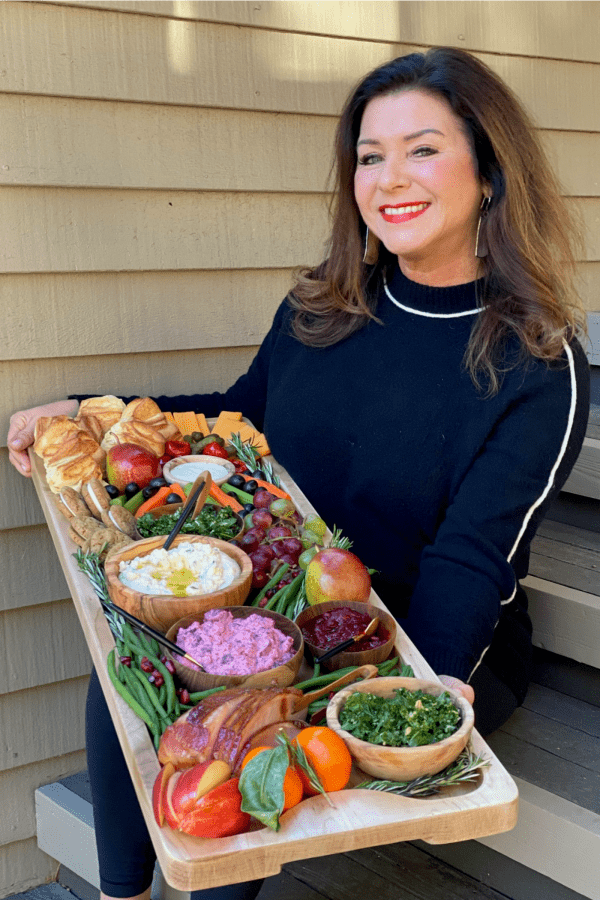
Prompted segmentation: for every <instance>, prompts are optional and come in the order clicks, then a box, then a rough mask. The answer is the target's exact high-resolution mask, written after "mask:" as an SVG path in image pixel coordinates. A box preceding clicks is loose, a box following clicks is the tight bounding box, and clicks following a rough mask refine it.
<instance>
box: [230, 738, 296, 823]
mask: <svg viewBox="0 0 600 900" xmlns="http://www.w3.org/2000/svg"><path fill="white" fill-rule="evenodd" d="M272 749H273V747H266V746H262V747H253V748H252V750H248V752H247V753H246V755H245V757H244V760H243V762H242V769H243V768H244V766H245V765H246V763H249V762H250V760H251V759H254V757H255V756H258V754H259V753H262V752H263V750H272ZM303 796H304V786H303V784H302V779H301V777H300V774H299V773H298V772H297V771H296V769H295V768H294V767H293V766H288V768H287V770H286V773H285V778H284V779H283V797H284V800H283V809H282V810H281V811H282V812H285V811H286V809H291V808H292V806H297V804H298V803H300V801H301V800H302V797H303Z"/></svg>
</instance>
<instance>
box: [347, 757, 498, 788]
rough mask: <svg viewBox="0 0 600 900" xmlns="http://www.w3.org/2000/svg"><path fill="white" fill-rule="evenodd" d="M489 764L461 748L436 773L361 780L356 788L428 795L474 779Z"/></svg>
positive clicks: (482, 758)
mask: <svg viewBox="0 0 600 900" xmlns="http://www.w3.org/2000/svg"><path fill="white" fill-rule="evenodd" d="M489 765H490V761H489V760H488V759H486V758H485V757H484V756H475V755H474V754H473V752H472V751H471V750H469V749H467V750H463V752H462V753H461V754H460V756H458V757H457V758H456V759H455V760H454V762H453V763H451V764H450V765H449V766H446V768H445V769H442V771H441V772H438V773H437V775H423V776H421V778H415V779H414V780H413V781H388V780H380V781H376V780H373V781H363V782H361V783H360V784H358V785H357V788H364V789H365V790H367V791H386V792H388V793H390V794H398V795H404V796H408V797H430V796H432V795H433V794H438V793H439V792H440V790H441V789H442V788H445V787H450V786H452V785H455V784H462V783H465V782H469V781H475V780H476V779H477V778H478V776H479V770H480V769H484V768H486V767H487V766H489Z"/></svg>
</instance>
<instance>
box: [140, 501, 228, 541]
mask: <svg viewBox="0 0 600 900" xmlns="http://www.w3.org/2000/svg"><path fill="white" fill-rule="evenodd" d="M180 515H181V510H175V512H173V513H169V514H168V515H164V516H159V517H158V518H156V519H155V518H154V516H153V515H152V513H145V514H144V515H143V516H140V517H139V519H138V521H137V528H138V531H139V533H140V534H141V535H142V536H143V537H154V535H159V534H169V532H170V531H171V529H172V528H173V526H174V525H175V522H176V521H177V520H178V519H179V516H180ZM239 530H240V520H239V519H238V518H237V516H236V515H235V514H234V513H232V511H231V510H230V509H228V508H225V507H220V506H213V505H210V506H205V507H203V509H201V510H200V513H199V514H198V515H197V516H196V517H195V518H194V519H188V521H187V522H184V523H183V525H182V526H181V531H180V534H203V535H205V536H207V537H214V538H220V539H221V540H222V541H230V540H231V539H232V538H234V537H235V536H236V534H237V533H238V532H239Z"/></svg>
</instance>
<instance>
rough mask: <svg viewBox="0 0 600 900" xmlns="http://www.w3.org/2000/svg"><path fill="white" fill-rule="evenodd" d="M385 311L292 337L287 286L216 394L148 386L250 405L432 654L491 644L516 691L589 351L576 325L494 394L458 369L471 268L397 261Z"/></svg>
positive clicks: (458, 664)
mask: <svg viewBox="0 0 600 900" xmlns="http://www.w3.org/2000/svg"><path fill="white" fill-rule="evenodd" d="M392 298H394V299H392ZM377 315H378V317H379V319H380V321H381V324H379V323H378V322H375V321H371V322H369V323H368V324H367V325H366V326H365V327H364V328H363V329H361V330H360V331H358V332H357V333H355V334H354V335H352V336H351V337H350V338H347V339H346V340H344V341H342V342H340V343H338V344H335V345H334V346H332V347H329V348H327V349H321V350H317V349H311V348H307V347H305V346H304V345H303V344H301V343H300V342H299V341H297V340H296V339H294V338H293V337H292V336H291V334H290V332H289V308H288V306H287V304H286V303H285V302H284V303H283V304H282V305H281V306H280V308H279V310H278V312H277V314H276V316H275V320H274V323H273V325H272V327H271V330H270V331H269V333H268V334H267V336H266V337H265V340H264V341H263V343H262V345H261V347H260V349H259V351H258V353H257V355H256V357H255V359H254V361H253V363H252V365H251V366H250V369H249V371H248V372H247V373H246V374H245V375H243V376H242V377H241V378H239V379H238V381H237V382H236V383H235V384H234V385H233V387H231V388H230V389H229V390H228V391H227V392H226V393H225V394H210V395H194V396H189V395H188V396H182V397H176V398H167V397H159V398H156V400H157V402H158V403H159V405H160V406H161V408H162V409H165V410H171V411H173V412H176V411H180V412H183V411H186V410H194V411H196V412H204V413H205V414H206V415H208V416H211V415H216V414H218V413H219V412H220V411H221V409H231V410H242V411H243V413H244V415H245V416H247V417H248V418H250V419H251V420H252V421H253V422H254V424H255V425H256V426H258V427H259V428H261V429H263V430H264V432H265V434H266V437H267V440H268V442H269V446H270V447H271V450H272V452H273V454H274V456H275V458H276V459H277V460H278V461H279V462H280V463H281V464H282V465H283V466H284V467H285V468H286V469H287V470H288V472H289V473H290V475H291V476H292V478H293V479H294V480H295V481H296V483H297V484H298V485H299V486H300V488H301V489H302V491H303V492H304V493H305V494H306V496H307V497H308V498H309V500H310V501H311V503H312V504H313V505H314V507H315V508H316V509H317V511H318V512H319V514H320V515H321V516H322V517H323V518H324V519H325V521H326V522H327V524H328V526H329V527H330V528H332V527H333V526H337V527H339V528H341V529H342V531H343V533H344V534H345V535H347V536H348V537H349V538H350V539H351V540H352V542H353V551H354V552H356V553H357V555H358V556H359V557H360V558H361V559H362V560H363V562H364V563H365V564H366V565H367V566H368V567H370V568H374V569H377V570H378V572H379V574H378V575H376V576H374V578H373V586H374V588H375V590H376V591H377V593H378V594H379V595H380V597H381V598H382V600H383V601H384V603H385V604H386V605H387V606H388V608H389V609H390V610H391V612H392V613H393V614H394V615H395V616H396V617H397V618H398V619H399V620H401V624H402V626H403V628H404V629H405V631H406V632H407V633H408V635H409V637H410V638H411V639H412V640H413V642H414V643H415V644H416V645H417V647H418V648H419V649H420V651H421V652H422V653H423V655H424V656H425V658H426V659H427V660H428V662H429V663H430V665H431V666H432V667H433V669H434V670H435V671H436V672H438V673H446V674H450V675H455V676H457V677H459V678H462V679H463V680H467V679H468V678H469V677H470V675H471V674H472V673H473V671H474V669H475V668H476V667H477V665H478V663H479V661H480V660H481V659H482V655H483V654H484V653H485V662H486V663H487V665H489V667H490V668H491V669H492V670H493V671H494V672H495V673H496V674H497V675H498V676H499V677H500V678H501V679H502V680H503V681H504V683H506V684H507V685H508V686H509V687H510V688H511V690H512V691H513V692H514V693H515V694H516V696H517V698H518V699H519V701H522V699H523V697H524V694H525V691H526V688H527V682H528V677H529V673H528V667H529V659H530V651H531V638H530V634H531V624H530V621H529V618H528V615H527V611H526V607H527V601H526V597H525V593H524V591H523V590H522V588H520V587H519V586H518V580H519V579H521V578H523V577H524V576H525V575H526V574H527V568H528V560H529V544H530V542H531V539H532V537H533V535H534V533H535V530H536V528H537V526H538V524H539V522H540V521H541V519H542V517H543V515H544V513H545V511H546V510H547V507H548V505H549V503H550V502H551V500H552V498H553V497H554V496H555V495H556V493H557V492H558V491H559V490H560V488H561V486H562V485H563V484H564V482H565V480H566V478H567V477H568V474H569V472H570V471H571V468H572V466H573V464H574V462H575V460H576V458H577V456H578V454H579V451H580V449H581V445H582V442H583V438H584V434H585V429H586V424H587V418H588V411H589V367H588V364H587V360H586V358H585V355H584V353H583V351H582V349H581V347H580V345H579V344H578V343H577V342H573V344H572V345H571V346H570V347H566V348H565V354H564V356H563V358H562V359H561V360H560V361H557V362H555V363H552V364H550V365H548V364H546V363H543V362H540V361H539V360H536V359H532V360H530V361H529V363H528V365H527V366H522V365H521V366H519V367H517V368H511V369H510V370H509V371H508V372H507V373H506V374H505V375H504V377H503V379H502V384H501V389H500V391H499V393H498V394H496V395H495V396H492V397H491V398H489V399H486V398H485V397H484V396H483V394H482V392H481V391H478V390H477V389H476V388H475V386H474V384H473V382H472V380H471V377H470V375H469V374H468V372H466V371H465V370H464V368H463V357H464V353H465V348H466V344H467V341H468V338H469V333H470V330H471V328H472V325H473V322H474V320H475V316H476V315H478V310H477V303H476V299H475V285H474V283H471V284H467V285H460V286H457V287H450V288H429V287H425V286H422V285H418V284H416V283H414V282H412V281H409V280H408V279H406V278H405V277H404V276H403V275H402V274H401V273H400V271H399V270H398V269H396V271H395V272H394V274H393V276H392V277H391V279H390V283H389V286H388V287H387V288H386V290H385V291H382V294H381V297H380V298H379V303H378V308H377ZM515 352H516V347H512V348H511V347H509V348H507V352H506V359H507V362H508V363H509V364H510V357H511V353H515Z"/></svg>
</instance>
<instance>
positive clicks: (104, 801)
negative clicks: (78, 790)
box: [85, 670, 263, 900]
mask: <svg viewBox="0 0 600 900" xmlns="http://www.w3.org/2000/svg"><path fill="white" fill-rule="evenodd" d="M85 727H86V746H87V762H88V773H89V777H90V787H91V791H92V803H93V808H94V828H95V832H96V844H97V847H98V862H99V867H100V887H101V890H102V891H103V892H104V893H105V894H108V895H109V896H111V897H132V896H135V895H136V894H141V893H143V891H145V890H146V889H147V888H148V887H150V885H151V884H152V875H153V872H154V863H155V859H156V857H155V854H154V849H153V847H152V842H151V840H150V836H149V834H148V829H147V828H146V823H145V821H144V817H143V815H142V812H141V810H140V807H139V804H138V801H137V797H136V794H135V790H134V788H133V784H132V782H131V778H130V776H129V770H128V769H127V764H126V762H125V758H124V756H123V752H122V750H121V745H120V744H119V739H118V737H117V733H116V731H115V729H114V726H113V723H112V719H111V716H110V713H109V711H108V706H107V705H106V701H105V699H104V694H103V693H102V688H101V687H100V682H99V681H98V676H97V675H96V672H95V670H94V671H92V675H91V678H90V686H89V690H88V697H87V704H86V716H85ZM262 883H263V879H262V878H261V879H259V880H258V881H247V882H242V883H240V884H232V885H226V886H224V887H218V888H209V889H207V890H204V891H194V892H193V893H192V895H191V896H192V898H194V900H254V898H255V897H256V895H257V894H258V892H259V891H260V889H261V887H262Z"/></svg>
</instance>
